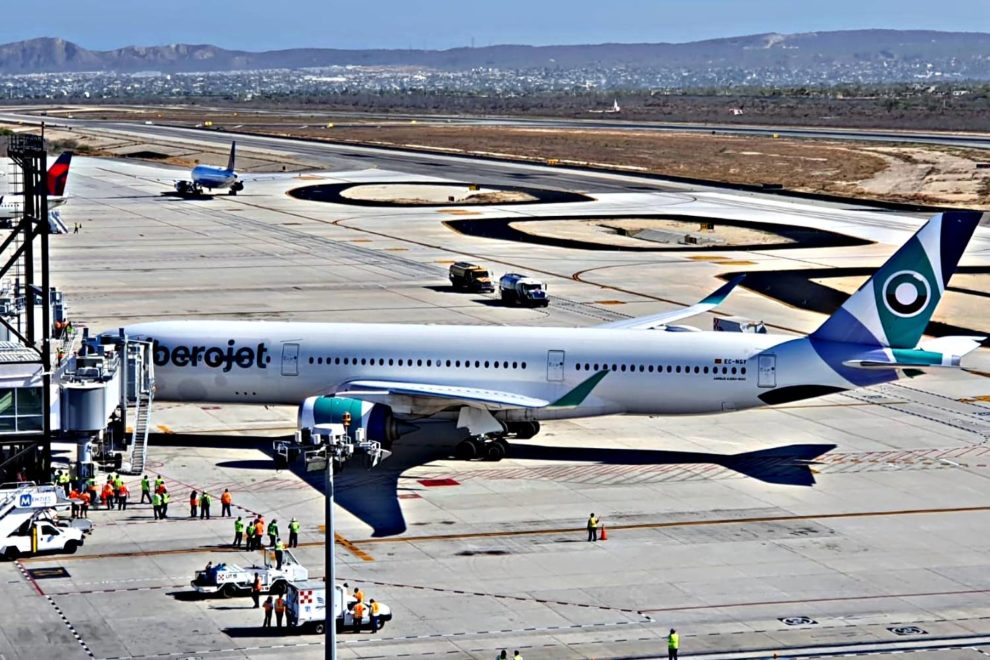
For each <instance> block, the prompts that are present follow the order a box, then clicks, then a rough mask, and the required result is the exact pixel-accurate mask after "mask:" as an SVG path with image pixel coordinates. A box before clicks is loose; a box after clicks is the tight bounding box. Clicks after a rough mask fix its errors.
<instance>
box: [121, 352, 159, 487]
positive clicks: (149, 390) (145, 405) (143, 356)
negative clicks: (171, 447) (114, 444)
mask: <svg viewBox="0 0 990 660" xmlns="http://www.w3.org/2000/svg"><path fill="white" fill-rule="evenodd" d="M125 354H126V356H127V364H126V367H125V368H126V370H127V371H126V374H127V385H126V392H125V394H126V396H127V400H128V401H133V402H134V417H133V418H132V419H133V420H134V423H133V427H132V429H131V440H130V452H129V453H130V468H129V469H127V470H126V472H129V473H130V474H141V473H143V472H144V464H145V461H146V460H147V457H148V434H149V433H150V432H151V405H152V402H153V401H154V396H155V377H154V365H153V364H152V361H151V347H150V345H149V344H147V343H146V342H130V341H129V342H128V343H127V347H126V351H125Z"/></svg>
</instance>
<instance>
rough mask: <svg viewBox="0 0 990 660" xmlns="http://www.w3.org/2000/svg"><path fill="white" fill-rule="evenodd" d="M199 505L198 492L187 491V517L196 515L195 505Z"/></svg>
mask: <svg viewBox="0 0 990 660" xmlns="http://www.w3.org/2000/svg"><path fill="white" fill-rule="evenodd" d="M198 506H199V493H197V492H196V491H193V492H191V493H189V517H190V518H195V517H196V507H198Z"/></svg>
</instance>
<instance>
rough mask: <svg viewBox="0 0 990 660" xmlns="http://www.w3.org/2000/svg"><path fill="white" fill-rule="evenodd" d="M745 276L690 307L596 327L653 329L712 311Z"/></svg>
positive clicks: (737, 278) (734, 279) (732, 280)
mask: <svg viewBox="0 0 990 660" xmlns="http://www.w3.org/2000/svg"><path fill="white" fill-rule="evenodd" d="M745 277H746V276H745V275H737V276H736V277H733V278H732V279H731V280H729V281H728V282H726V283H725V284H723V285H722V286H720V287H719V288H718V289H716V290H715V291H713V292H712V293H710V294H709V295H708V296H707V297H705V298H704V299H703V300H701V301H699V302H698V303H697V304H694V305H691V306H690V307H685V308H684V309H675V310H673V311H670V312H660V313H659V314H651V315H650V316H637V317H636V318H632V319H623V320H621V321H612V322H610V323H602V324H601V325H597V326H595V327H596V328H609V329H612V330H652V329H653V328H657V327H659V326H661V325H667V324H669V323H673V322H674V321H679V320H681V319H686V318H688V317H689V316H697V315H698V314H703V313H704V312H708V311H711V310H713V309H715V308H716V307H718V306H719V305H721V304H722V303H723V302H724V301H725V299H726V298H727V297H728V296H729V293H730V292H731V291H732V290H733V289H734V288H736V285H738V284H739V283H740V282H742V281H743V278H745Z"/></svg>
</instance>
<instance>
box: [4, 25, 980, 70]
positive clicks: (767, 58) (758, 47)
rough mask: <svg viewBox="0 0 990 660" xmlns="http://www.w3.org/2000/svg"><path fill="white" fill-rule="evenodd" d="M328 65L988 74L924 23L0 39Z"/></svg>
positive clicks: (954, 41) (970, 48) (169, 57)
mask: <svg viewBox="0 0 990 660" xmlns="http://www.w3.org/2000/svg"><path fill="white" fill-rule="evenodd" d="M333 65H363V66H414V67H428V68H434V69H441V70H465V69H473V68H477V67H493V68H499V69H552V68H559V69H577V68H588V67H592V68H599V67H600V68H613V69H614V68H616V67H625V68H631V69H664V70H675V69H682V70H684V71H685V72H686V73H690V72H698V71H712V70H719V69H726V70H735V71H740V70H743V71H745V70H753V71H767V70H794V69H802V70H806V71H809V72H811V73H812V78H814V76H815V73H816V72H820V75H821V76H822V79H823V82H824V81H827V80H828V79H829V77H830V76H834V75H835V74H836V73H837V72H844V73H843V75H844V76H847V77H848V76H850V75H854V73H851V72H855V71H856V70H857V69H859V68H864V69H870V70H873V71H876V70H880V71H883V70H885V69H889V70H890V72H891V73H892V74H893V73H894V72H898V73H897V74H896V75H894V76H893V77H895V78H896V77H897V76H901V77H902V78H903V77H918V76H919V75H922V74H924V72H925V71H927V72H928V73H929V74H931V75H935V74H941V75H947V76H951V77H954V78H959V77H965V78H975V79H990V34H986V33H969V32H935V31H925V30H846V31H835V32H809V33H804V34H790V35H785V34H757V35H750V36H744V37H732V38H726V39H711V40H707V41H695V42H691V43H683V44H667V43H658V44H595V45H583V46H581V45H576V46H511V45H506V46H488V47H484V48H453V49H449V50H341V49H333V48H294V49H290V50H273V51H264V52H248V51H237V50H226V49H223V48H218V47H216V46H209V45H188V44H176V45H170V46H148V47H144V46H128V47H126V48H119V49H116V50H107V51H94V50H87V49H86V48H83V47H81V46H78V45H76V44H74V43H71V42H68V41H65V40H64V39H57V38H47V37H46V38H39V39H31V40H28V41H20V42H16V43H10V44H4V45H2V46H0V74H25V73H51V72H82V71H102V72H111V71H114V72H121V73H133V72H138V71H160V72H166V73H177V72H213V71H243V70H250V69H300V68H307V67H326V66H333Z"/></svg>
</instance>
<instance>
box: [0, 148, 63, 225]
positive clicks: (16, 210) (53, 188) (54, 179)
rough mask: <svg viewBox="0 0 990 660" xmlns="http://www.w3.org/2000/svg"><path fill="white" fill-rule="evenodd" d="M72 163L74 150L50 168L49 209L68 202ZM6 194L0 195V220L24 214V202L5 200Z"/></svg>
mask: <svg viewBox="0 0 990 660" xmlns="http://www.w3.org/2000/svg"><path fill="white" fill-rule="evenodd" d="M71 164H72V152H71V151H66V152H64V153H63V154H62V155H61V156H59V157H58V160H56V161H55V162H54V163H52V166H51V167H49V168H48V176H47V187H48V210H49V211H52V210H54V209H56V208H58V207H60V206H62V205H63V204H65V203H66V202H68V201H69V198H68V197H66V196H65V184H66V183H68V181H69V166H70V165H71ZM4 197H6V195H0V220H11V219H13V218H19V217H21V215H23V214H24V202H22V201H21V200H20V199H19V198H15V199H13V200H4Z"/></svg>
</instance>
